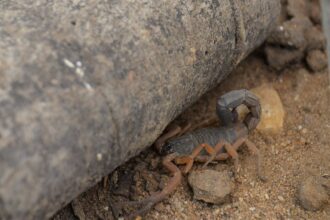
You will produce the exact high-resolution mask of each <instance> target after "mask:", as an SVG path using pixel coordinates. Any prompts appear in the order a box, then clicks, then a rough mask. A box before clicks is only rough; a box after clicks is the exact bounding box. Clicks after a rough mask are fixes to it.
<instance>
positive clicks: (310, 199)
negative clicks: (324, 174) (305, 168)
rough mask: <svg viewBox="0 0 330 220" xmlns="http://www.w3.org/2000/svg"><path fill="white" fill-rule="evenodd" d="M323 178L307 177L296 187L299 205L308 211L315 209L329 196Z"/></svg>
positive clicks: (324, 202) (319, 207) (321, 205)
mask: <svg viewBox="0 0 330 220" xmlns="http://www.w3.org/2000/svg"><path fill="white" fill-rule="evenodd" d="M323 183H324V179H323V178H319V177H313V176H311V177H308V178H307V179H305V180H303V181H302V182H301V184H300V186H299V188H298V195H297V197H298V200H299V203H300V205H301V206H302V207H303V208H304V209H306V210H309V211H317V210H319V209H321V208H322V207H323V205H324V204H326V203H327V201H328V199H329V196H328V194H327V189H326V187H325V185H324V184H323Z"/></svg>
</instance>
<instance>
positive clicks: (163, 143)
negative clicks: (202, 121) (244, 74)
mask: <svg viewBox="0 0 330 220" xmlns="http://www.w3.org/2000/svg"><path fill="white" fill-rule="evenodd" d="M242 104H243V105H245V106H246V107H247V108H248V110H249V113H248V114H247V115H246V116H245V118H244V119H243V120H242V121H239V119H238V118H239V117H238V113H237V107H238V106H240V105H242ZM216 113H217V116H218V118H219V119H220V121H221V122H222V126H220V127H206V128H201V129H197V130H195V131H193V132H191V133H186V134H184V135H182V136H178V135H180V134H182V133H185V131H186V130H187V129H188V127H189V126H186V127H185V128H181V127H179V126H177V127H176V129H173V130H171V131H169V132H167V133H165V134H163V135H162V136H160V137H159V138H158V139H157V140H156V142H155V147H156V149H157V151H158V152H159V153H160V154H161V155H165V156H164V158H163V161H162V164H163V166H164V167H165V168H166V169H167V170H168V171H169V172H171V174H172V177H171V179H170V180H169V182H168V184H167V185H166V186H165V187H164V188H163V189H162V190H161V191H159V192H156V193H155V194H153V195H151V196H150V197H148V198H146V199H144V200H141V201H131V202H129V203H128V205H134V206H135V205H138V206H143V208H141V209H140V210H138V211H135V212H134V213H133V214H131V215H129V216H128V218H129V219H130V218H133V217H134V216H137V215H141V214H143V213H145V212H146V211H148V210H149V209H151V208H152V207H153V206H154V205H155V204H156V203H158V202H160V201H162V200H163V199H165V198H166V197H167V196H168V195H170V194H171V193H172V192H174V191H175V189H176V188H177V186H178V185H179V184H180V183H181V180H182V176H183V174H187V173H188V172H189V171H190V170H191V168H192V166H193V163H194V162H201V163H204V165H203V168H205V167H206V166H207V165H208V164H209V163H210V162H212V161H222V160H227V159H229V158H232V159H233V160H234V168H235V172H234V173H235V174H237V172H238V170H239V168H238V167H239V160H238V158H239V156H238V153H237V149H238V148H239V147H240V146H242V145H243V144H245V145H246V146H247V148H248V149H249V151H250V152H251V153H252V154H254V155H256V156H257V160H256V162H257V164H256V165H257V175H258V177H259V178H260V179H261V180H263V181H265V180H266V178H265V177H264V176H263V175H262V174H261V170H260V153H259V150H258V148H257V147H256V146H255V144H254V143H253V142H252V141H250V140H249V139H248V135H249V133H250V132H251V131H252V130H254V129H255V128H256V127H257V125H258V123H259V121H260V116H261V106H260V102H259V100H258V98H257V97H256V96H255V95H254V94H253V93H252V92H250V91H248V90H246V89H241V90H233V91H231V92H228V93H226V94H224V95H222V96H221V97H220V98H218V100H217V103H216ZM177 165H185V167H184V169H183V171H181V170H180V169H179V168H178V166H177ZM126 204H127V203H126Z"/></svg>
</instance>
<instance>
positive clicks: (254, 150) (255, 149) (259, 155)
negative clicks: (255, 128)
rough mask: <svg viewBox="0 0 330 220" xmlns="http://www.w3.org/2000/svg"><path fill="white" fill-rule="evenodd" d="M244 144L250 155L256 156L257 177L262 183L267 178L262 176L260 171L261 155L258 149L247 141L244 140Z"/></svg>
mask: <svg viewBox="0 0 330 220" xmlns="http://www.w3.org/2000/svg"><path fill="white" fill-rule="evenodd" d="M245 144H246V146H247V147H248V149H249V151H250V152H251V153H252V154H254V155H256V157H257V160H256V163H257V164H256V166H257V175H258V177H259V179H260V180H262V181H266V180H267V178H266V177H265V176H264V175H262V171H261V154H260V151H259V149H258V148H257V147H256V145H255V144H254V143H253V142H252V141H250V140H249V139H246V140H245Z"/></svg>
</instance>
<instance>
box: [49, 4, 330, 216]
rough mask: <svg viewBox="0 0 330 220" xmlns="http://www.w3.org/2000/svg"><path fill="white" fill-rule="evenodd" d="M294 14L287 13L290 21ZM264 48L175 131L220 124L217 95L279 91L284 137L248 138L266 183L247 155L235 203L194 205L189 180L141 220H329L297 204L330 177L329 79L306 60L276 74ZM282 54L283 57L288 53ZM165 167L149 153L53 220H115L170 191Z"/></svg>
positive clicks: (223, 165) (328, 212)
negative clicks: (136, 203)
mask: <svg viewBox="0 0 330 220" xmlns="http://www.w3.org/2000/svg"><path fill="white" fill-rule="evenodd" d="M283 2H285V5H286V4H287V1H283ZM289 2H290V1H289ZM291 2H294V1H291ZM296 2H298V1H296ZM308 2H309V1H308ZM311 2H315V1H311ZM289 5H292V4H289ZM284 9H285V8H284ZM301 10H305V9H301ZM297 13H298V12H290V13H289V16H287V17H286V19H290V15H291V14H297ZM284 14H285V12H284ZM298 14H299V13H298ZM291 16H292V15H291ZM312 16H313V17H311V20H312V21H313V22H314V24H313V25H314V27H318V28H320V26H319V23H317V22H315V21H319V19H318V18H317V16H316V15H315V10H313V14H312ZM284 20H285V19H284ZM320 34H321V33H320ZM282 43H283V40H282ZM265 47H266V48H267V47H268V44H266V45H264V46H263V47H262V48H260V49H259V51H257V52H255V53H254V54H252V55H250V56H249V57H248V58H247V59H246V60H245V61H243V62H242V63H241V64H240V65H239V67H238V68H237V69H236V70H235V71H234V72H233V73H231V75H230V76H229V77H228V78H227V79H226V80H225V81H224V82H223V83H222V84H220V85H219V86H217V87H216V88H214V89H212V90H211V91H210V92H208V93H207V94H205V95H204V96H203V97H202V98H201V99H200V100H198V101H197V102H196V103H195V104H194V105H193V106H191V107H190V108H188V109H187V110H186V111H185V112H184V113H182V114H181V115H180V116H179V117H178V118H177V119H176V120H175V121H174V122H173V123H175V124H183V123H186V122H190V123H192V124H193V125H196V126H197V127H200V126H199V124H203V123H201V122H203V121H205V120H206V119H210V120H211V121H213V120H214V119H216V116H215V101H216V98H217V97H219V96H220V95H222V94H224V93H226V92H228V91H230V90H233V89H240V88H247V89H251V88H254V87H257V86H260V85H262V84H264V83H269V84H271V85H272V86H273V87H274V88H275V89H276V90H277V91H278V93H279V95H280V97H281V100H282V102H283V106H284V110H285V112H286V115H285V122H284V128H283V131H282V132H281V133H279V134H276V135H274V134H273V135H271V134H262V133H259V132H258V131H254V132H253V133H252V134H251V135H250V139H251V140H252V141H253V142H255V143H256V145H257V146H258V147H259V149H260V150H261V152H262V155H263V168H264V171H265V174H266V176H267V177H268V181H267V182H261V181H259V180H258V179H257V178H256V170H255V163H254V158H253V157H252V156H251V155H250V154H249V153H248V151H247V150H246V149H245V148H242V149H241V150H240V164H241V170H240V173H239V175H238V178H237V180H236V181H235V190H234V193H233V194H232V196H231V199H230V202H227V203H225V204H223V205H211V204H206V203H204V202H200V201H196V200H193V195H192V190H191V189H190V187H189V185H188V182H187V177H185V178H184V180H183V183H182V184H181V186H180V187H179V188H178V189H177V190H176V192H175V193H174V194H172V195H171V196H170V197H169V198H168V199H165V200H164V201H162V202H160V203H158V204H157V205H156V206H155V207H154V208H153V209H152V210H150V211H149V212H148V213H147V214H146V215H145V216H143V219H330V204H327V205H326V206H325V207H324V208H323V209H322V210H320V211H316V212H311V211H306V210H304V209H303V208H302V207H301V206H300V205H299V204H298V202H297V197H296V194H297V189H298V186H299V184H300V183H301V181H302V180H304V179H306V178H308V177H310V176H312V175H316V176H322V175H329V174H330V140H329V137H328V136H329V135H330V109H329V107H330V86H329V85H330V84H329V77H328V74H327V72H326V70H323V71H320V72H316V73H314V72H312V71H310V68H309V67H308V66H307V65H306V63H305V61H304V59H302V58H301V59H300V61H299V62H298V61H295V63H294V64H293V63H290V65H287V66H285V67H284V66H283V67H281V68H275V69H282V70H281V71H276V70H274V67H270V66H269V65H268V63H267V59H266V57H265V53H264V51H265V50H264V48H265ZM271 47H277V45H276V42H275V43H274V41H272V42H271ZM281 48H282V49H283V45H281ZM306 48H308V46H306ZM290 50H292V48H290ZM299 50H300V51H303V50H302V49H301V48H300V49H299ZM281 52H282V53H286V50H282V51H281ZM302 53H304V54H306V51H305V52H302ZM282 55H283V57H284V55H285V54H282ZM268 59H269V58H268ZM268 61H269V60H268ZM287 64H289V63H287ZM196 126H195V128H196ZM204 126H205V125H204ZM195 128H194V129H195ZM160 161H161V158H160V156H158V155H157V153H155V151H154V150H153V149H152V148H150V149H148V150H146V151H145V152H143V153H141V154H140V155H139V156H138V157H136V158H133V159H132V160H130V161H129V162H127V163H126V164H124V165H123V166H121V167H119V168H118V169H117V170H116V171H115V172H113V173H112V174H111V175H110V176H109V180H108V181H107V182H106V184H105V185H104V182H101V183H99V184H98V185H97V186H95V187H93V188H92V189H90V190H89V191H87V192H85V193H84V194H82V195H81V196H79V197H78V198H77V199H75V200H74V202H73V203H71V204H70V205H68V206H67V207H66V208H64V209H63V210H61V211H60V212H59V213H58V214H57V215H55V216H54V217H53V219H56V220H62V219H77V218H78V219H80V220H83V219H113V217H112V211H111V210H112V208H113V209H114V211H116V212H117V211H118V210H119V209H116V208H115V207H116V206H118V201H128V199H130V200H140V199H142V198H145V197H147V196H148V195H150V193H152V192H155V191H157V190H159V189H161V188H162V187H163V186H164V184H166V183H167V180H168V178H169V174H168V173H167V172H166V170H165V169H163V168H162V166H161V163H160ZM193 169H201V165H198V164H196V165H194V168H193ZM209 169H215V170H221V171H223V170H228V172H232V170H233V163H232V161H230V160H229V161H225V162H220V163H217V164H213V165H209ZM110 186H111V187H110ZM214 187H217V186H214ZM111 207H112V208H111ZM126 211H129V210H126Z"/></svg>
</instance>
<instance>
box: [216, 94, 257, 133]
mask: <svg viewBox="0 0 330 220" xmlns="http://www.w3.org/2000/svg"><path fill="white" fill-rule="evenodd" d="M241 104H243V105H245V106H246V107H247V108H248V109H249V111H250V112H249V113H248V114H247V115H246V117H245V118H244V120H243V123H244V124H245V125H246V127H247V128H248V130H249V131H250V130H253V129H255V128H256V127H257V125H258V123H259V121H260V117H261V106H260V102H259V99H258V97H257V96H255V95H254V94H253V93H252V92H250V91H248V90H246V89H241V90H233V91H231V92H228V93H226V94H224V95H223V96H221V97H220V98H219V99H218V101H217V106H216V112H217V115H218V117H219V119H220V120H221V122H222V123H223V124H224V126H229V125H232V124H234V123H236V122H237V121H238V114H237V111H236V108H237V107H238V106H239V105H241Z"/></svg>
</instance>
